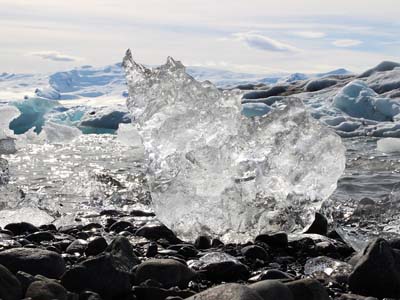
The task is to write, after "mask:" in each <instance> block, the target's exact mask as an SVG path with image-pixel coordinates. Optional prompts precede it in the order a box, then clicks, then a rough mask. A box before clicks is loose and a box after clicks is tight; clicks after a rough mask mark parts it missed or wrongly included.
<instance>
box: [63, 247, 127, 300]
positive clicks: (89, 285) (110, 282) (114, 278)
mask: <svg viewBox="0 0 400 300" xmlns="http://www.w3.org/2000/svg"><path fill="white" fill-rule="evenodd" d="M125 270H126V267H125V266H123V265H121V263H120V262H119V261H118V260H116V259H115V258H114V257H113V256H112V255H111V254H108V253H106V254H101V255H99V256H96V257H94V258H90V259H88V260H85V261H84V262H82V263H81V264H80V265H75V266H73V267H72V268H71V269H69V270H68V271H67V272H65V274H64V275H63V276H62V278H61V282H62V285H63V286H64V287H66V288H67V289H68V290H69V291H72V292H75V293H81V292H83V291H85V290H91V291H94V292H96V293H98V294H100V296H101V297H102V298H104V300H112V299H120V298H123V297H124V296H126V295H129V293H130V290H131V284H130V273H129V272H126V271H125ZM119 297H120V298H119Z"/></svg>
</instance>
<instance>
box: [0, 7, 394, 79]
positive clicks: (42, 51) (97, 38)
mask: <svg viewBox="0 0 400 300" xmlns="http://www.w3.org/2000/svg"><path fill="white" fill-rule="evenodd" d="M331 2H332V3H331ZM0 4H1V10H0V40H1V44H0V45H1V47H0V66H1V68H0V72H52V71H58V70H63V69H70V68H71V67H75V66H79V65H87V64H90V65H96V66H101V65H107V64H111V63H114V62H119V61H121V59H122V56H123V54H124V52H125V50H126V49H127V48H131V49H132V50H133V53H134V55H135V57H136V59H137V60H138V61H139V62H142V63H146V64H160V63H162V62H164V60H165V58H166V57H167V56H168V55H171V56H173V57H174V58H176V59H179V60H181V61H182V62H183V63H184V64H186V65H198V66H207V67H213V68H220V69H227V70H232V71H238V72H249V73H264V74H266V73H279V72H324V71H329V70H332V69H335V68H339V67H345V68H348V69H350V70H353V71H356V72H358V71H362V70H364V69H367V68H369V67H371V66H373V65H376V64H377V63H379V62H380V61H382V60H395V61H400V21H398V20H399V19H398V16H399V15H400V1H398V0H379V1H376V0H363V1H361V0H346V1H345V0H336V1H322V0H318V1H317V0H302V1H298V0H279V1H275V0H263V1H261V0H246V1H241V0H237V1H232V0H230V1H227V0H220V1H215V0H202V1H197V0H196V1H194V0H193V1H192V0H169V1H165V0H164V1H160V0H146V1H138V0H68V1H67V0H35V1H32V0H0Z"/></svg>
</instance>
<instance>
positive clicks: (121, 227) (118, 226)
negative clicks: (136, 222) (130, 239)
mask: <svg viewBox="0 0 400 300" xmlns="http://www.w3.org/2000/svg"><path fill="white" fill-rule="evenodd" d="M129 228H133V224H132V223H131V222H128V221H117V222H115V223H114V224H112V225H111V226H110V231H115V232H117V233H119V232H121V231H126V230H127V229H129Z"/></svg>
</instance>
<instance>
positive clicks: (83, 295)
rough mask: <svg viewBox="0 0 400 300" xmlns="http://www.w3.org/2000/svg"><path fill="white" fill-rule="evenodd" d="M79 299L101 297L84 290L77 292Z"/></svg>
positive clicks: (99, 298)
mask: <svg viewBox="0 0 400 300" xmlns="http://www.w3.org/2000/svg"><path fill="white" fill-rule="evenodd" d="M79 300H102V299H101V297H100V295H99V294H97V293H95V292H91V291H84V292H82V293H80V294H79Z"/></svg>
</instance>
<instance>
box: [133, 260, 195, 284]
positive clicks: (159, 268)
mask: <svg viewBox="0 0 400 300" xmlns="http://www.w3.org/2000/svg"><path fill="white" fill-rule="evenodd" d="M195 277H196V273H195V272H194V271H192V270H191V269H190V268H189V267H188V266H186V265H184V264H183V263H181V262H179V261H177V260H174V259H149V260H147V261H145V262H143V263H141V264H140V265H139V266H138V267H137V269H136V274H135V282H136V283H137V284H140V283H142V282H145V281H146V280H148V279H152V280H155V281H157V282H159V283H161V284H162V286H163V287H165V288H170V287H174V286H179V287H183V288H185V287H186V286H187V284H188V283H189V281H191V280H192V279H193V278H195Z"/></svg>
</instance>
